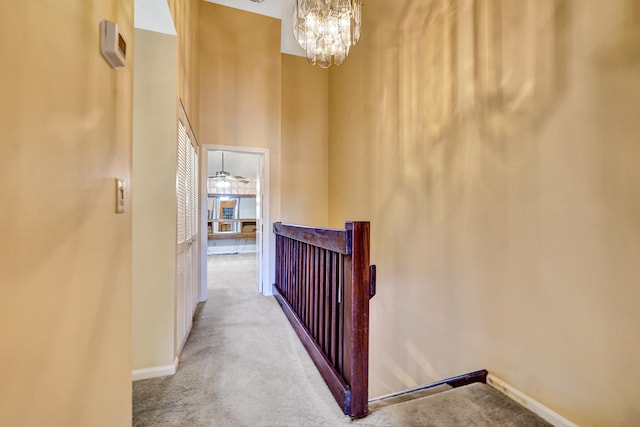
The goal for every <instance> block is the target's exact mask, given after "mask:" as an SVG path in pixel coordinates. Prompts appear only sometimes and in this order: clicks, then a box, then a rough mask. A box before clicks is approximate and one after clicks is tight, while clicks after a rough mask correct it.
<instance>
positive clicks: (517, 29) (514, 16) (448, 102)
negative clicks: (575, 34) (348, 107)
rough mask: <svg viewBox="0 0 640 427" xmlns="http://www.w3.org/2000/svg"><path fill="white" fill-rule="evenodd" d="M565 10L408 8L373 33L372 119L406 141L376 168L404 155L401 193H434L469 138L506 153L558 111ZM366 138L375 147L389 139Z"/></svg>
mask: <svg viewBox="0 0 640 427" xmlns="http://www.w3.org/2000/svg"><path fill="white" fill-rule="evenodd" d="M566 3H567V2H566V0H545V1H537V0H522V1H517V2H514V1H494V0H474V1H470V0H467V1H465V0H444V1H427V2H411V1H408V2H405V5H404V7H403V9H402V13H401V14H400V15H399V16H398V17H397V21H396V22H393V23H386V24H383V25H380V26H378V27H376V28H377V29H379V30H380V31H377V32H376V33H375V34H372V35H370V37H371V38H372V39H373V41H372V43H373V46H372V48H373V50H374V51H376V50H377V51H378V52H379V54H377V55H373V56H372V57H371V60H372V61H373V62H375V63H373V64H370V66H371V67H372V68H374V69H378V70H380V72H378V73H376V76H377V77H378V79H379V81H377V82H375V84H374V85H373V87H378V88H382V93H380V94H378V95H377V96H376V97H378V98H380V101H381V102H379V103H377V105H376V106H374V107H372V108H374V109H379V111H374V112H373V113H374V114H373V116H375V117H384V118H385V120H386V121H387V122H388V123H389V124H391V125H392V126H395V127H397V133H396V135H397V136H398V138H399V140H398V141H397V147H398V152H397V153H381V155H380V156H379V157H378V156H376V159H372V160H374V163H373V164H378V163H377V162H375V160H380V159H386V160H385V161H389V160H390V159H391V158H394V157H397V160H396V162H397V164H396V166H397V167H395V168H392V170H393V169H395V170H396V171H397V177H396V178H397V179H395V180H394V181H395V183H394V187H396V188H397V186H398V185H400V186H403V185H404V184H405V183H407V182H408V183H409V185H408V188H407V190H409V191H410V192H411V191H424V190H425V189H427V190H428V189H430V188H432V187H433V185H434V184H435V183H436V182H437V181H438V180H439V179H440V178H444V177H441V174H443V173H444V171H445V170H446V169H447V168H446V163H447V162H448V161H452V160H453V157H454V156H452V155H451V150H457V149H458V147H455V146H451V145H455V144H453V142H454V141H456V140H457V139H460V138H461V137H463V136H466V135H468V134H469V132H477V137H479V138H482V140H483V141H484V142H486V143H488V144H493V145H497V146H496V150H497V151H498V152H500V151H502V149H503V147H502V146H503V144H504V142H505V141H507V140H513V139H514V138H517V136H518V135H519V134H520V133H522V132H524V131H531V130H532V129H535V128H537V127H538V126H539V125H540V123H541V122H543V121H544V120H545V119H546V118H547V117H549V116H550V115H551V114H552V113H553V111H554V106H555V105H557V103H558V101H559V100H560V99H561V98H562V94H563V93H564V92H565V91H566V87H567V66H566V60H565V59H566V57H567V49H568V46H567V43H566V33H567V31H568V28H569V16H568V8H567V4H566ZM394 80H395V81H394ZM394 86H396V87H394ZM389 89H392V90H389ZM393 89H397V90H395V91H394V90H393ZM391 97H393V99H391ZM396 97H397V98H396ZM375 129H376V131H377V132H379V133H380V132H385V131H384V129H385V127H383V126H377V127H375ZM369 136H370V138H369V140H370V141H372V144H371V146H372V147H377V146H380V145H381V144H377V143H375V141H376V140H377V141H382V140H386V138H387V137H388V135H382V134H377V135H369ZM447 146H448V147H447ZM496 154H498V153H496ZM372 155H374V154H373V153H372ZM390 155H391V156H392V157H389V156H390ZM425 166H428V167H425ZM386 179H387V180H388V179H389V177H388V176H387V177H386ZM416 182H421V183H423V184H424V186H421V187H420V188H416V186H415V183H416ZM411 189H413V190H411Z"/></svg>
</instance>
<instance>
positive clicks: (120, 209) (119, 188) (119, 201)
mask: <svg viewBox="0 0 640 427" xmlns="http://www.w3.org/2000/svg"><path fill="white" fill-rule="evenodd" d="M116 213H124V180H123V179H118V178H116Z"/></svg>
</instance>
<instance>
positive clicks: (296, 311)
mask: <svg viewBox="0 0 640 427" xmlns="http://www.w3.org/2000/svg"><path fill="white" fill-rule="evenodd" d="M274 232H275V233H276V255H275V259H276V269H275V278H276V290H277V293H276V298H277V299H278V302H279V303H280V305H281V306H282V308H283V310H284V311H285V314H286V315H287V317H288V318H289V320H290V321H291V323H292V325H293V326H294V329H295V330H296V332H297V333H298V335H299V336H300V338H301V340H302V342H303V344H304V345H305V347H306V348H307V350H308V351H309V354H310V355H311V356H312V359H313V360H314V362H315V363H316V365H317V366H318V368H319V369H320V373H321V374H322V376H323V378H325V381H327V384H328V385H329V388H330V390H331V391H332V393H333V394H334V396H335V398H336V400H337V401H338V402H339V403H340V404H341V406H342V408H343V411H344V412H345V414H348V415H350V416H351V417H353V418H360V417H363V416H365V415H366V414H367V397H368V396H367V386H368V379H367V374H368V373H367V370H368V314H369V306H368V301H369V297H370V285H371V284H370V283H369V265H368V262H369V224H368V223H347V224H346V226H345V230H327V229H312V228H306V227H295V226H283V225H282V224H279V223H278V224H275V225H274ZM365 297H366V298H365ZM327 363H328V364H327Z"/></svg>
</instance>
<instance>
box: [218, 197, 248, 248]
mask: <svg viewBox="0 0 640 427" xmlns="http://www.w3.org/2000/svg"><path fill="white" fill-rule="evenodd" d="M255 213H256V198H255V195H242V196H236V195H233V196H229V195H216V194H209V200H208V222H207V234H208V237H209V240H222V239H255V237H256V224H257V222H256V219H255V217H249V215H252V214H253V216H255Z"/></svg>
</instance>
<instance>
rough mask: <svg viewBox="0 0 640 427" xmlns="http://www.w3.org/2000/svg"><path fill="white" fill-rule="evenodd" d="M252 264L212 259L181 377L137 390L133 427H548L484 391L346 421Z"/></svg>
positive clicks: (398, 404) (410, 398) (442, 392)
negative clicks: (260, 285) (261, 291)
mask: <svg viewBox="0 0 640 427" xmlns="http://www.w3.org/2000/svg"><path fill="white" fill-rule="evenodd" d="M255 265H256V263H255V254H235V255H210V256H209V257H208V266H207V267H208V272H209V276H208V277H209V301H208V302H206V303H204V304H201V305H200V306H199V307H198V310H197V311H196V316H195V318H194V324H193V329H192V332H191V335H190V336H189V339H188V341H187V343H186V345H185V348H184V351H183V353H182V356H181V358H180V366H179V367H178V372H177V373H176V375H174V376H172V377H164V378H155V379H149V380H142V381H137V382H134V383H133V426H135V427H152V426H153V427H159V426H162V427H170V426H172V427H174V426H175V427H177V426H184V427H187V426H188V427H209V426H224V427H227V426H292V427H293V426H339V425H357V426H362V427H366V426H368V427H381V426H416V427H417V426H434V427H454V426H455V427H458V426H462V425H464V426H471V425H473V426H478V427H497V426H501V427H516V426H527V427H549V426H550V425H549V424H547V423H546V422H544V421H543V420H542V419H540V418H538V417H537V416H535V415H534V414H532V413H531V412H528V411H526V410H524V409H523V408H522V407H521V406H520V405H518V404H517V403H515V402H514V401H512V400H511V399H509V398H507V397H506V396H504V395H503V394H502V393H500V392H498V391H497V390H494V389H493V388H491V387H489V386H487V385H484V384H472V385H470V386H467V387H461V388H457V389H451V388H450V387H449V386H447V385H444V386H440V387H436V388H434V389H431V390H422V391H420V392H416V393H412V394H408V395H404V396H402V397H398V398H395V399H388V400H378V401H376V402H375V403H372V404H371V405H370V410H371V413H370V414H369V416H367V417H366V418H363V419H360V420H354V421H351V420H350V419H349V418H348V417H346V416H344V415H343V414H342V412H341V411H340V409H339V407H338V405H337V404H336V403H335V401H334V399H333V396H332V395H331V393H330V392H329V389H328V388H327V386H326V385H325V383H324V382H323V380H322V378H321V377H320V374H319V373H318V371H317V370H316V368H315V366H314V365H313V362H312V361H311V359H310V358H309V356H308V355H307V353H306V351H305V350H304V348H303V346H302V344H301V343H300V341H299V340H298V337H297V336H296V335H295V333H294V332H293V329H292V328H291V326H290V325H289V323H288V321H287V319H286V318H285V316H284V314H283V312H282V311H281V309H280V307H279V306H278V303H277V302H276V301H275V299H274V298H273V297H264V296H262V295H261V294H259V293H258V292H257V290H256V286H255Z"/></svg>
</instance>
